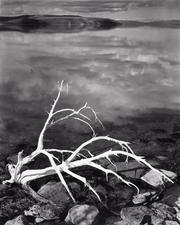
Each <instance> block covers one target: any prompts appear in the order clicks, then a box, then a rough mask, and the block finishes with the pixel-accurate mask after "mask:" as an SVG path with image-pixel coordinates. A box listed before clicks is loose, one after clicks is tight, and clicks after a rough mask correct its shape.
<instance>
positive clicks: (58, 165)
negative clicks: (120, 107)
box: [4, 81, 172, 202]
mask: <svg viewBox="0 0 180 225" xmlns="http://www.w3.org/2000/svg"><path fill="white" fill-rule="evenodd" d="M63 83H64V82H63V81H62V82H61V83H60V84H58V94H57V97H56V99H55V100H54V102H53V105H52V107H51V109H50V112H49V113H48V117H47V119H46V121H45V124H44V126H43V128H42V130H41V132H40V135H39V138H38V143H37V148H36V150H34V151H33V152H32V153H31V154H30V155H29V156H26V157H24V158H23V157H22V151H21V152H19V154H18V162H17V164H16V165H14V164H9V165H8V168H9V172H10V175H11V178H10V179H9V180H6V181H4V183H8V182H9V183H13V182H16V183H20V184H22V185H23V186H24V187H29V186H28V185H29V182H30V181H32V180H36V179H39V178H41V177H45V176H50V175H53V174H57V175H58V177H59V179H60V181H61V183H62V184H63V185H64V187H65V189H66V190H67V192H68V194H69V195H70V197H71V199H72V200H73V201H74V202H75V198H74V197H73V195H72V193H71V191H70V189H69V187H68V184H67V182H66V181H65V178H64V176H63V175H62V172H65V173H66V174H68V175H70V176H72V177H74V178H75V179H77V180H79V181H81V182H82V183H83V184H84V185H85V186H87V187H88V188H89V189H90V190H91V191H92V192H93V193H94V194H95V195H96V196H97V198H98V199H99V200H100V197H99V195H98V193H97V192H96V191H95V190H94V189H93V187H92V186H91V185H90V184H89V183H88V182H87V180H86V178H85V177H82V176H80V175H78V174H76V173H74V172H72V171H71V169H73V168H77V167H82V166H89V167H92V168H95V169H97V170H99V171H101V172H103V173H105V175H106V178H107V179H108V175H109V174H111V175H113V176H115V177H117V179H119V180H120V181H121V182H123V183H125V184H127V185H129V186H133V187H135V188H136V189H137V190H139V189H138V187H137V186H136V185H135V184H133V183H131V182H130V181H128V180H125V179H124V178H123V177H121V176H120V175H119V174H117V173H116V172H114V171H112V170H110V169H107V168H105V167H103V166H102V165H101V164H100V163H99V162H100V160H101V159H105V160H108V161H109V162H110V163H111V164H112V165H113V166H115V165H114V163H113V162H112V160H111V156H117V157H119V156H123V157H125V158H126V161H127V163H128V159H129V158H131V159H134V160H136V161H137V162H139V163H143V164H144V165H146V166H147V167H149V168H150V169H152V170H154V171H156V172H157V175H159V177H160V179H161V178H162V177H164V178H166V179H167V180H168V181H170V182H172V181H171V179H169V177H167V176H166V175H165V174H163V173H162V172H161V171H160V170H157V169H156V168H154V167H152V166H151V165H150V164H149V163H148V162H147V161H146V160H145V159H144V158H143V157H141V156H137V155H135V153H134V152H133V150H132V149H131V148H130V146H129V143H128V142H125V141H120V140H117V139H115V138H112V137H109V136H96V134H95V130H94V129H93V127H92V125H91V118H90V116H87V114H85V111H87V110H88V111H90V112H91V114H92V115H93V116H94V119H95V121H97V122H99V123H100V125H101V126H102V127H103V125H102V122H101V121H100V119H99V118H98V116H97V114H96V112H95V111H94V109H93V108H91V107H90V106H88V104H87V103H85V104H84V105H83V106H82V107H81V108H79V109H78V110H75V109H71V108H66V109H60V110H57V111H56V110H55V108H56V106H57V103H58V101H59V99H60V97H61V94H62V91H63ZM64 114H65V115H64ZM55 116H56V117H57V116H58V118H55ZM67 119H75V120H78V121H80V122H83V123H84V124H85V125H86V126H88V127H89V128H90V129H91V131H92V134H93V137H92V138H91V139H89V140H88V141H86V142H84V143H82V144H81V145H80V146H78V147H77V148H76V149H75V150H74V151H72V150H68V149H45V148H44V144H43V142H44V134H45V132H46V130H47V129H48V128H49V127H52V126H53V125H55V124H57V123H60V122H61V121H64V120H67ZM96 141H106V142H113V143H115V144H117V145H118V146H119V147H120V149H118V150H112V149H110V150H108V151H105V152H103V153H101V154H98V155H93V154H92V153H91V152H90V151H89V150H88V145H90V144H92V143H94V142H96ZM53 152H56V153H57V154H59V156H61V160H59V157H55V155H54V154H53ZM85 152H86V153H87V154H85ZM39 154H43V155H45V156H46V157H47V158H48V160H49V162H50V165H51V166H50V167H47V168H44V169H34V170H32V169H27V170H25V171H23V172H21V168H22V166H23V165H25V164H28V163H29V162H31V161H32V160H33V159H34V158H35V157H36V156H38V155H39ZM64 154H66V155H68V157H67V156H66V159H65V160H64ZM161 181H162V183H163V180H161Z"/></svg>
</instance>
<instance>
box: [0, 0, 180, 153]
mask: <svg viewBox="0 0 180 225" xmlns="http://www.w3.org/2000/svg"><path fill="white" fill-rule="evenodd" d="M179 11H180V4H179V1H170V0H169V1H168V0H166V1H157V0H156V1H155V0H154V1H153V0H151V1H150V0H147V1H107V0H106V1H100V0H99V1H88V0H84V1H72V0H70V1H48V0H46V1H40V0H36V1H35V2H32V1H28V0H21V1H16V0H6V1H5V0H4V1H3V0H1V11H0V13H1V16H14V15H22V14H54V15H55V14H58V15H81V16H88V17H102V18H104V17H106V18H109V19H116V20H141V21H149V20H153V21H154V20H156V21H157V20H172V19H173V20H179V19H180V18H179ZM179 79H180V29H173V28H161V27H159V28H153V27H138V28H129V29H128V28H125V29H123V28H116V29H111V30H101V31H83V32H78V33H53V34H42V33H38V32H36V33H23V32H13V31H11V32H0V115H1V118H0V119H1V123H0V133H1V138H0V141H1V149H0V150H1V152H4V151H7V152H8V151H9V149H11V148H12V149H13V148H15V146H17V145H19V144H21V143H23V142H24V141H26V140H27V139H28V141H32V142H35V141H36V139H37V135H38V133H39V131H40V129H41V127H42V125H43V122H44V120H45V118H46V111H48V110H49V108H50V104H51V102H52V100H53V98H54V97H55V96H56V94H57V85H56V84H57V81H61V80H65V82H67V83H68V84H69V94H68V95H67V94H66V91H65V92H64V97H63V98H62V101H61V104H60V105H59V107H67V106H68V107H69V106H71V107H74V108H78V107H80V106H82V105H83V104H84V103H85V102H86V101H87V102H88V103H89V105H91V106H92V107H93V108H94V109H95V110H96V111H97V112H99V116H100V118H101V119H102V121H104V122H109V123H113V124H116V125H118V124H121V123H122V120H121V118H122V117H127V116H135V115H138V114H140V113H144V112H149V111H152V110H157V111H158V112H166V111H170V112H171V113H172V114H173V112H176V114H177V112H178V110H179V109H180V83H179V81H180V80H179ZM164 123H166V122H164ZM63 126H64V125H63ZM66 128H67V130H68V131H67V135H68V137H67V136H66V132H65V134H64V133H63V132H62V131H60V134H59V139H58V140H59V142H60V144H62V143H64V145H66V144H67V143H69V138H70V137H72V139H73V140H75V139H76V138H75V136H74V134H73V132H74V131H75V132H76V134H78V135H79V136H77V139H78V140H82V139H83V138H82V137H80V135H81V134H82V133H83V132H85V133H87V134H88V131H87V130H86V129H85V128H84V127H83V126H82V125H81V126H79V125H78V124H77V123H72V124H71V126H70V124H68V126H66ZM80 130H82V131H81V132H80ZM107 132H109V131H108V130H107ZM52 136H53V135H52ZM48 141H49V139H48V138H47V142H48ZM56 141H57V140H56ZM74 142H76V141H74ZM50 143H51V141H50ZM5 149H6V150H5Z"/></svg>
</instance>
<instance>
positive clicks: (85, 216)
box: [65, 204, 99, 225]
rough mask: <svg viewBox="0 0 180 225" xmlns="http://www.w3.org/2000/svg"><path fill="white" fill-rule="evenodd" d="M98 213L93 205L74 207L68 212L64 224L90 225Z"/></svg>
mask: <svg viewBox="0 0 180 225" xmlns="http://www.w3.org/2000/svg"><path fill="white" fill-rule="evenodd" d="M98 213H99V210H98V209H97V208H96V207H95V206H93V205H87V204H84V205H75V206H73V207H72V208H71V209H70V210H69V211H68V215H67V217H66V219H65V222H67V223H73V224H75V225H91V224H92V223H93V221H94V220H95V218H96V216H97V215H98Z"/></svg>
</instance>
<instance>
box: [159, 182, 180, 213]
mask: <svg viewBox="0 0 180 225" xmlns="http://www.w3.org/2000/svg"><path fill="white" fill-rule="evenodd" d="M161 202H162V203H164V204H167V205H170V206H172V207H177V208H179V209H180V185H174V186H172V187H169V188H168V189H166V190H165V191H164V196H163V198H162V200H161Z"/></svg>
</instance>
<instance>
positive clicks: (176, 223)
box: [164, 220, 179, 225]
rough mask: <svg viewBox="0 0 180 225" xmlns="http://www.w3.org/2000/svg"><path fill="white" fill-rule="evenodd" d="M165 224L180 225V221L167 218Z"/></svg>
mask: <svg viewBox="0 0 180 225" xmlns="http://www.w3.org/2000/svg"><path fill="white" fill-rule="evenodd" d="M164 225H179V223H178V222H176V221H172V220H166V221H165V223H164Z"/></svg>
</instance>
